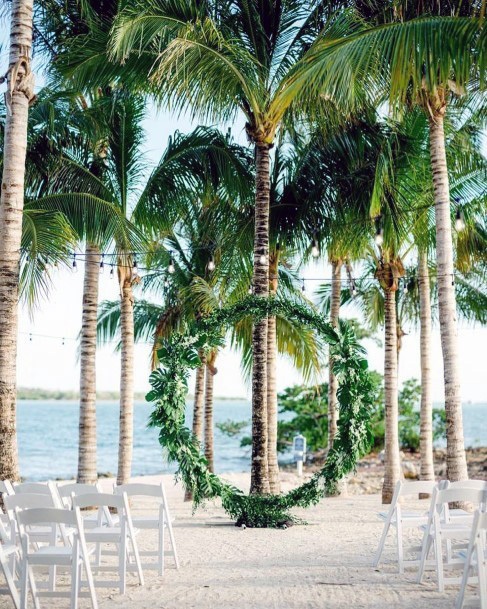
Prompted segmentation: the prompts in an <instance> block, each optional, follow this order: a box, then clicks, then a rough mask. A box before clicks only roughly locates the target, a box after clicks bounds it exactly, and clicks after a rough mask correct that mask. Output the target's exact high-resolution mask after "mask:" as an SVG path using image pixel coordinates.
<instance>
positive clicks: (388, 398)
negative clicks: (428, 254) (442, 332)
mask: <svg viewBox="0 0 487 609" xmlns="http://www.w3.org/2000/svg"><path fill="white" fill-rule="evenodd" d="M384 301H385V302H384V307H385V310H384V315H385V329H384V333H385V356H384V386H385V424H386V429H385V457H384V465H385V468H384V469H385V471H384V484H383V486H382V503H391V501H392V495H393V494H394V488H395V486H396V484H397V482H398V480H399V477H400V473H401V472H400V458H399V433H398V424H399V415H398V397H397V329H396V292H395V291H394V290H385V291H384Z"/></svg>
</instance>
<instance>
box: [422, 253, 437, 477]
mask: <svg viewBox="0 0 487 609" xmlns="http://www.w3.org/2000/svg"><path fill="white" fill-rule="evenodd" d="M418 277H419V316H420V349H421V411H420V430H419V450H420V455H421V468H420V474H419V478H420V480H434V479H435V470H434V464H433V420H432V419H433V404H432V401H431V356H430V350H431V300H430V280H429V270H428V257H427V255H426V253H425V252H420V253H419V273H418Z"/></svg>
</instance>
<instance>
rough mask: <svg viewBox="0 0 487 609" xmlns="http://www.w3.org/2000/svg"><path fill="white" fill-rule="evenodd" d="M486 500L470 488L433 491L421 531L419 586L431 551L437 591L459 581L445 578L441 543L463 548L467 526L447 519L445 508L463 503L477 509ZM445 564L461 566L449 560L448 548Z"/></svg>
mask: <svg viewBox="0 0 487 609" xmlns="http://www.w3.org/2000/svg"><path fill="white" fill-rule="evenodd" d="M485 499H486V491H483V490H478V489H474V488H462V487H456V488H446V489H442V490H440V489H435V490H434V492H433V497H432V500H431V507H430V513H429V516H428V522H427V524H426V526H425V527H424V535H423V543H422V548H421V560H420V565H419V571H418V578H417V582H418V584H419V583H421V581H422V579H423V575H424V571H425V566H426V561H427V559H428V555H429V553H430V550H431V548H432V547H433V548H434V553H435V563H436V575H437V579H438V591H439V592H443V591H444V589H445V584H453V583H459V581H460V580H459V578H454V577H448V578H446V577H445V574H444V569H445V564H444V559H443V542H445V546H447V545H448V543H457V544H458V543H463V544H464V545H466V543H467V542H468V540H469V538H470V531H471V526H470V523H463V522H458V521H457V520H456V519H452V518H450V517H449V511H448V504H449V503H459V502H466V503H470V504H473V505H477V506H479V505H480V504H482V503H483V502H484V501H485ZM447 564H448V566H449V567H454V566H455V565H459V564H461V560H460V559H459V558H455V557H452V555H451V548H450V547H448V548H447Z"/></svg>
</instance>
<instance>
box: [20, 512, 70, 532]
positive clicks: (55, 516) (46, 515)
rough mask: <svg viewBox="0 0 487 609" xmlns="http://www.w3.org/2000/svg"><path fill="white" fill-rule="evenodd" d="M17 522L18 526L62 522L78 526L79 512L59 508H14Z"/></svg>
mask: <svg viewBox="0 0 487 609" xmlns="http://www.w3.org/2000/svg"><path fill="white" fill-rule="evenodd" d="M15 513H16V516H17V522H18V523H19V525H20V526H24V527H25V526H32V525H45V524H64V525H66V526H69V527H76V526H78V522H79V512H77V511H76V510H63V509H59V508H31V509H29V510H20V509H18V508H17V509H16V512H15Z"/></svg>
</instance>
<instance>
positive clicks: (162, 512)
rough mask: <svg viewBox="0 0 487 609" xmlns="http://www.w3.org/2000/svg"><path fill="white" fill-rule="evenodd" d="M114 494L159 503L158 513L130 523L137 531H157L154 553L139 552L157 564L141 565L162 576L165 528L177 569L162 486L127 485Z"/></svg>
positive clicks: (141, 517)
mask: <svg viewBox="0 0 487 609" xmlns="http://www.w3.org/2000/svg"><path fill="white" fill-rule="evenodd" d="M114 492H115V494H118V495H120V494H122V493H126V494H127V497H151V498H152V499H156V500H157V502H158V503H159V513H158V514H157V515H156V514H154V515H152V516H133V517H132V522H133V524H134V526H135V527H136V528H138V529H152V530H156V531H158V542H159V544H158V545H159V547H158V550H157V551H156V552H153V551H151V550H144V551H141V552H140V555H141V556H157V562H156V563H153V562H147V563H143V567H145V568H146V569H157V570H158V571H159V575H163V574H164V530H165V529H166V528H167V531H168V533H169V539H170V542H171V551H172V555H173V558H174V563H175V565H176V569H179V560H178V554H177V550H176V541H175V539H174V532H173V528H172V521H171V516H170V514H169V506H168V504H167V498H166V493H165V490H164V486H163V484H162V483H161V484H145V483H135V482H133V483H129V484H122V485H121V486H116V487H115V489H114Z"/></svg>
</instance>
